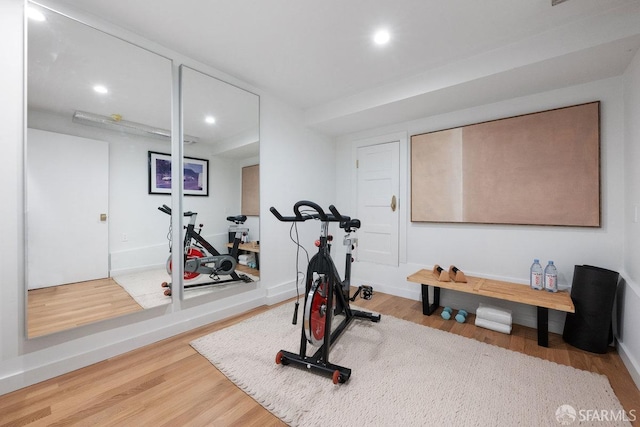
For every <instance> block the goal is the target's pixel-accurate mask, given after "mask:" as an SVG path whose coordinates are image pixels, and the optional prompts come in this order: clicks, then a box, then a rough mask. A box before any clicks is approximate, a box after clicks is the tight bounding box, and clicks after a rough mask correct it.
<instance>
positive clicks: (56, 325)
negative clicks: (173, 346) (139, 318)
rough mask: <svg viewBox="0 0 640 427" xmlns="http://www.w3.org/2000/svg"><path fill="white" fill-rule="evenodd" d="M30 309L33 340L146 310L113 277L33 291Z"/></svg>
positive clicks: (29, 319)
mask: <svg viewBox="0 0 640 427" xmlns="http://www.w3.org/2000/svg"><path fill="white" fill-rule="evenodd" d="M27 307H28V308H27V329H28V335H29V337H30V338H33V337H38V336H42V335H47V334H50V333H53V332H58V331H63V330H66V329H71V328H75V327H78V326H82V325H86V324H89V323H94V322H98V321H100V320H105V319H112V318H114V317H118V316H122V315H124V314H129V313H133V312H136V311H140V310H143V308H142V307H141V306H140V305H139V304H138V303H137V302H136V301H135V300H134V299H133V298H132V297H131V295H129V294H128V293H127V291H125V290H124V289H122V287H121V286H120V285H118V284H117V283H116V282H115V281H114V280H113V279H112V278H105V279H100V280H90V281H87V282H80V283H69V284H66V285H60V286H52V287H49V288H41V289H32V290H30V291H29V292H28V295H27Z"/></svg>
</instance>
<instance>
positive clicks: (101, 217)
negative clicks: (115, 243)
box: [100, 214, 107, 222]
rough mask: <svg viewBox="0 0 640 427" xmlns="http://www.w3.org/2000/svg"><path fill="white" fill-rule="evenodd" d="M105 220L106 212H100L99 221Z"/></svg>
mask: <svg viewBox="0 0 640 427" xmlns="http://www.w3.org/2000/svg"><path fill="white" fill-rule="evenodd" d="M106 220H107V214H100V221H103V222H104V221H106Z"/></svg>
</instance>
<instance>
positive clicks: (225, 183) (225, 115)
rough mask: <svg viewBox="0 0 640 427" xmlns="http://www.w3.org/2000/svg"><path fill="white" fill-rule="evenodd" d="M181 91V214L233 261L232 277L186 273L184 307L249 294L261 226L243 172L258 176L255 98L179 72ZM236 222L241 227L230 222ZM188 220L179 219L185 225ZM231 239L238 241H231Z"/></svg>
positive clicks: (206, 77)
mask: <svg viewBox="0 0 640 427" xmlns="http://www.w3.org/2000/svg"><path fill="white" fill-rule="evenodd" d="M180 88H181V98H182V99H181V101H182V121H183V133H184V156H185V158H184V180H185V183H184V188H185V190H184V193H185V196H184V200H183V206H184V210H185V211H190V212H195V213H197V218H196V220H195V222H196V229H197V231H198V232H199V234H200V235H201V236H202V237H203V238H204V239H205V240H206V241H207V242H208V243H210V244H211V245H212V246H213V248H215V250H216V252H217V253H219V254H221V255H227V256H232V257H233V258H234V259H235V260H236V266H235V268H234V269H233V272H232V273H231V274H226V273H229V271H226V272H225V274H207V273H206V272H205V273H203V274H199V275H194V274H190V273H189V272H188V271H187V268H185V280H184V291H183V297H184V299H186V300H190V299H192V298H194V297H199V296H204V295H216V294H219V295H220V293H222V295H224V294H225V293H226V294H228V293H232V292H233V293H235V292H242V291H243V290H249V289H255V283H256V282H257V281H258V280H259V278H260V244H259V242H260V220H259V216H258V212H256V210H255V209H253V208H252V206H253V205H255V204H257V200H256V199H257V197H258V195H259V191H257V190H258V186H259V183H258V181H257V178H258V177H259V174H257V173H254V174H253V175H252V176H251V180H250V181H251V182H250V183H249V182H248V181H249V179H248V178H247V174H246V172H245V173H244V174H243V171H246V170H247V168H250V169H251V170H254V171H258V170H259V169H258V168H259V145H260V144H259V142H260V140H259V138H260V137H259V97H258V96H257V95H255V94H253V93H250V92H247V91H245V90H243V89H240V88H238V87H236V86H234V85H231V84H229V83H226V82H223V81H221V80H219V79H216V78H214V77H211V76H209V75H207V74H204V73H202V72H200V71H197V70H194V69H192V68H189V67H186V66H184V65H183V66H181V67H180ZM202 164H205V165H206V166H207V167H206V169H207V174H206V176H202V169H201V168H200V165H202ZM247 185H250V187H251V189H252V190H254V192H252V193H251V194H249V195H247V194H248V192H245V194H244V198H243V188H245V189H246V188H247ZM204 186H206V188H207V190H206V191H203V190H202V188H203V187H204ZM243 200H244V202H243ZM238 216H241V217H243V218H242V219H244V217H246V220H244V222H242V223H239V221H230V220H229V218H230V217H231V218H235V217H238ZM190 219H191V218H188V217H185V223H188V222H189V220H190ZM236 238H239V239H240V241H239V242H234V240H235V239H236ZM234 243H236V247H237V250H235V251H234V249H233V248H234ZM200 254H201V255H204V256H208V255H210V253H205V251H204V250H203V249H202V248H200V249H197V250H196V252H194V256H195V255H200ZM209 265H210V266H213V264H209ZM238 278H241V280H238ZM208 298H215V296H209V297H208Z"/></svg>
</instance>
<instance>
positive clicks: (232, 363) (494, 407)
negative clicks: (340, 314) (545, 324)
mask: <svg viewBox="0 0 640 427" xmlns="http://www.w3.org/2000/svg"><path fill="white" fill-rule="evenodd" d="M300 306H301V307H302V304H300ZM292 315H293V304H286V305H283V306H280V307H277V308H275V309H272V310H269V311H267V312H265V313H262V314H259V315H256V316H254V317H252V318H250V319H247V320H245V321H243V322H241V323H238V324H236V325H233V326H230V327H228V328H226V329H223V330H220V331H217V332H214V333H212V334H210V335H207V336H204V337H202V338H199V339H197V340H194V341H193V342H191V346H192V347H193V348H195V349H196V350H197V351H198V352H199V353H201V354H202V355H203V356H205V357H206V358H207V359H209V361H211V363H213V365H215V366H216V367H217V368H218V369H219V370H220V371H221V372H222V373H223V374H224V375H226V376H227V377H228V378H229V379H230V380H231V381H233V382H234V383H235V384H236V385H237V386H238V387H240V388H241V389H242V390H244V391H245V392H246V393H247V394H248V395H249V396H251V397H252V398H253V399H255V400H256V401H257V402H259V403H260V404H261V405H262V406H264V407H265V408H266V409H267V410H269V411H270V412H272V413H273V414H274V415H276V416H277V417H279V418H280V419H281V420H283V421H284V422H285V423H287V424H289V425H292V426H305V427H306V426H320V425H323V426H326V425H331V426H352V425H361V426H427V425H452V426H453V425H455V426H514V425H525V426H547V425H548V426H558V425H570V424H575V425H581V426H583V425H591V423H589V422H585V420H586V419H587V417H588V416H589V415H588V414H591V415H593V414H594V412H593V411H599V412H598V413H599V414H600V415H602V414H603V412H602V411H605V412H606V414H609V415H608V416H609V417H610V419H613V418H614V417H617V418H615V419H616V420H618V421H611V422H605V423H603V422H602V421H598V420H595V421H594V422H593V425H607V426H611V425H629V423H628V422H625V421H624V418H622V417H624V416H625V414H624V412H623V408H622V405H621V404H620V402H619V401H618V399H617V398H616V396H615V394H614V392H613V390H612V388H611V386H610V385H609V381H608V380H607V378H606V377H605V376H603V375H598V374H594V373H591V372H587V371H582V370H578V369H575V368H572V367H568V366H563V365H559V364H556V363H553V362H549V361H546V360H542V359H539V358H535V357H531V356H527V355H524V354H520V353H517V352H514V351H510V350H506V349H503V348H500V347H496V346H492V345H489V344H485V343H481V342H478V341H475V340H472V339H469V338H465V337H461V336H458V335H455V334H452V333H448V332H444V331H440V330H436V329H433V328H429V327H427V326H422V325H418V324H415V323H412V322H408V321H405V320H401V319H397V318H394V317H391V316H385V315H383V316H382V320H381V321H380V323H372V322H370V321H364V320H357V319H356V320H354V321H353V322H351V324H350V325H349V327H348V328H347V329H346V330H345V332H343V334H342V335H341V337H340V338H339V339H338V341H337V342H336V343H335V344H334V345H333V347H332V348H331V353H330V356H329V358H330V362H331V363H334V364H337V365H341V366H344V367H347V368H351V370H352V373H351V377H350V379H349V380H348V381H347V382H346V383H344V384H338V385H334V384H333V382H332V380H331V378H328V377H325V376H322V375H317V374H314V373H311V372H308V371H306V370H304V369H300V368H296V367H294V366H293V365H287V366H283V365H276V363H275V358H276V354H277V353H278V351H279V350H287V351H290V352H293V353H298V352H299V345H300V328H301V322H302V308H300V313H299V316H298V325H292V324H291V321H292ZM314 350H315V347H312V346H308V348H307V352H308V354H312V351H314ZM581 411H582V412H581ZM586 411H591V412H586ZM581 417H582V418H581ZM627 419H628V418H627ZM620 420H623V421H620Z"/></svg>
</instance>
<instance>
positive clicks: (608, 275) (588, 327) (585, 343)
mask: <svg viewBox="0 0 640 427" xmlns="http://www.w3.org/2000/svg"><path fill="white" fill-rule="evenodd" d="M618 277H619V274H618V273H617V272H615V271H611V270H607V269H604V268H600V267H594V266H591V265H576V266H575V268H574V272H573V283H572V285H571V299H572V300H573V304H574V305H575V307H576V312H575V313H567V319H566V321H565V324H564V332H563V333H562V338H563V339H564V340H565V341H566V342H567V343H569V344H571V345H572V346H574V347H577V348H580V349H582V350H586V351H590V352H592V353H600V354H602V353H606V352H607V348H608V346H609V344H610V343H611V340H612V338H613V335H612V330H611V321H612V317H613V303H614V300H615V298H616V290H617V288H618Z"/></svg>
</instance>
